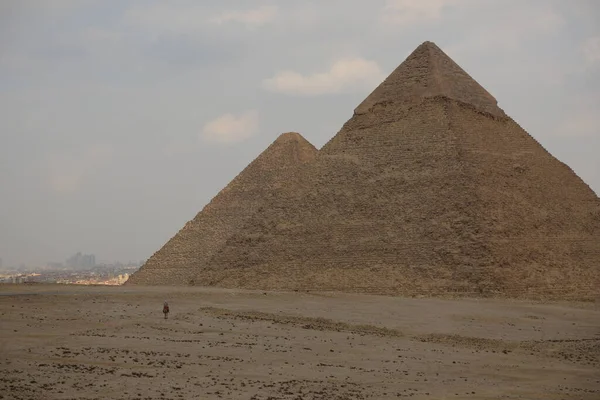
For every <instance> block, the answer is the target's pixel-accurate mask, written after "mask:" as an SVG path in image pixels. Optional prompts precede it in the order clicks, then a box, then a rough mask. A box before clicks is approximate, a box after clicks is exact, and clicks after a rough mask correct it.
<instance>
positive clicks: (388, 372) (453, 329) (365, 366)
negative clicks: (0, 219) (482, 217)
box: [0, 285, 600, 400]
mask: <svg viewBox="0 0 600 400" xmlns="http://www.w3.org/2000/svg"><path fill="white" fill-rule="evenodd" d="M164 301H168V302H169V305H170V309H171V313H170V315H169V318H168V319H166V320H165V319H164V318H163V315H162V312H161V311H162V304H163V302H164ZM0 317H1V324H0V399H256V400H258V399H265V400H266V399H294V400H300V399H323V400H325V399H327V400H329V399H398V398H411V399H446V398H447V399H544V400H546V399H590V400H592V399H594V400H595V399H599V398H600V305H599V304H598V303H594V302H587V303H566V302H563V303H556V302H553V303H534V302H525V301H507V300H491V299H486V300H475V299H462V300H460V299H426V298H422V299H414V298H411V299H407V298H397V297H383V296H368V295H355V294H340V293H302V292H291V293H289V292H287V293H286V292H263V291H250V290H227V289H213V288H210V289H208V288H197V287H189V288H172V287H84V286H66V285H31V286H29V285H2V286H0Z"/></svg>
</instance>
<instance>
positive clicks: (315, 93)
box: [0, 0, 600, 267]
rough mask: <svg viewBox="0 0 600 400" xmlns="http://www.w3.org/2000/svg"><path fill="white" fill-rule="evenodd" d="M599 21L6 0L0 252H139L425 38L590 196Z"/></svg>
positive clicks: (398, 4) (322, 136) (516, 13)
mask: <svg viewBox="0 0 600 400" xmlns="http://www.w3.org/2000/svg"><path fill="white" fill-rule="evenodd" d="M250 3H251V4H250ZM599 20H600V3H597V2H595V1H593V0H579V1H572V2H568V3H567V2H562V1H558V0H550V1H541V0H532V1H529V2H520V1H515V0H508V1H495V0H487V1H486V0H482V1H475V0H431V1H427V2H423V1H419V0H375V1H372V2H364V1H358V0H348V1H341V0H331V1H306V2H302V3H301V4H299V3H296V2H280V1H279V2H278V1H254V2H243V1H225V2H223V1H205V2H197V1H192V0H180V1H179V0H178V1H172V2H168V3H166V2H160V1H116V0H78V1H75V0H56V1H52V2H49V1H48V2H36V1H23V0H8V1H4V2H2V3H1V4H0V106H1V108H0V200H1V201H2V207H0V258H2V260H3V264H4V266H5V267H6V266H8V265H17V264H20V263H25V264H28V265H32V264H42V263H46V262H48V261H58V262H62V261H64V260H65V259H66V258H67V257H69V256H71V255H72V254H74V253H76V252H77V251H81V252H83V253H86V254H88V253H92V254H95V255H96V258H97V259H98V260H109V261H119V260H120V261H122V262H127V261H130V260H131V261H139V260H145V259H147V258H149V257H150V256H151V255H152V254H153V253H154V252H155V251H157V250H158V249H159V248H160V247H161V246H162V245H163V244H164V243H165V242H166V241H167V240H168V239H169V238H170V237H172V236H173V235H174V234H175V233H176V232H177V231H178V230H179V229H180V228H181V227H182V226H183V225H184V224H185V222H186V221H188V220H190V219H192V218H193V217H194V216H195V215H196V213H198V212H199V211H200V210H201V209H202V207H204V205H205V204H206V203H208V202H209V201H210V199H211V198H212V197H214V196H215V195H216V194H217V193H218V191H219V190H221V189H222V188H223V187H225V186H226V185H227V183H229V181H230V180H231V179H232V178H233V177H235V176H236V175H237V174H238V173H239V172H240V171H241V170H242V169H243V168H244V167H245V166H246V165H247V164H248V163H249V162H251V161H252V160H253V159H254V158H255V157H256V156H258V155H259V154H260V152H262V151H263V150H264V149H265V148H266V147H267V146H268V145H269V144H270V143H271V142H272V141H273V140H275V138H276V137H277V136H278V135H279V134H281V133H283V132H288V131H296V132H299V133H301V134H302V135H303V136H304V137H305V138H306V139H307V140H309V141H310V142H311V143H312V144H314V145H315V146H316V147H317V148H320V147H321V146H323V144H325V143H326V142H327V141H328V140H329V139H331V138H332V137H333V136H334V135H335V134H336V133H337V131H338V130H339V129H340V128H341V126H342V125H343V124H344V123H345V122H346V121H347V120H348V119H349V118H350V117H351V116H352V112H353V110H354V108H355V107H356V106H357V105H358V104H359V103H360V102H361V101H362V99H364V98H365V97H366V96H367V95H368V94H369V93H370V92H371V91H372V90H373V89H375V87H376V86H377V85H378V84H379V83H380V82H381V81H382V80H383V79H384V78H385V77H386V76H387V75H388V74H389V73H391V72H392V70H393V69H394V68H396V67H397V66H398V65H399V64H400V63H401V62H402V61H403V60H404V59H405V58H406V56H408V54H410V53H411V52H412V51H413V50H414V48H416V47H417V46H418V45H419V44H421V43H422V42H423V41H426V40H430V41H433V42H435V43H436V44H437V45H438V46H440V47H441V48H442V49H443V50H444V51H445V52H446V53H447V54H448V55H449V56H450V57H451V58H452V59H453V60H455V61H456V62H457V63H458V64H459V65H460V66H461V67H463V68H464V69H465V70H466V71H467V72H468V73H469V74H470V75H471V76H472V77H473V78H474V79H475V80H477V81H478V82H479V83H480V84H481V85H482V86H483V87H485V88H486V89H487V90H488V91H489V92H490V93H491V94H492V95H493V96H494V97H495V98H496V99H497V100H498V105H499V106H500V108H502V109H503V110H504V111H505V112H506V113H507V114H508V115H509V116H510V117H512V118H513V119H514V120H515V121H517V122H518V123H519V124H520V125H521V126H522V127H523V128H524V129H525V130H526V131H527V132H528V133H529V134H531V135H532V136H533V137H534V138H535V139H536V140H537V141H538V142H539V143H540V144H541V145H542V146H543V147H544V148H546V149H547V150H548V151H549V152H550V153H552V154H553V155H554V156H555V157H556V158H558V159H559V160H560V161H562V162H564V163H566V164H567V165H569V166H570V167H571V168H572V169H573V170H574V171H575V173H576V174H577V175H578V176H580V177H581V178H582V179H583V180H584V181H585V182H586V183H587V184H588V185H589V186H590V187H591V188H592V189H593V190H594V191H595V192H596V194H598V193H600V157H598V154H597V153H598V150H599V149H600V114H599V113H598V110H599V109H600V25H599V24H598V23H597V21H599Z"/></svg>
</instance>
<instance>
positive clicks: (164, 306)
mask: <svg viewBox="0 0 600 400" xmlns="http://www.w3.org/2000/svg"><path fill="white" fill-rule="evenodd" d="M163 314H165V319H167V318H169V303H167V302H166V301H165V304H163Z"/></svg>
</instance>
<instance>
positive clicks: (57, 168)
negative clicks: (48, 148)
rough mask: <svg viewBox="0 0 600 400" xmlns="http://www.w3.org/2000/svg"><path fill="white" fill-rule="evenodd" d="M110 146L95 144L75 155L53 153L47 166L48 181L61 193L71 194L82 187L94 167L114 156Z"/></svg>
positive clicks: (52, 187) (49, 184)
mask: <svg viewBox="0 0 600 400" xmlns="http://www.w3.org/2000/svg"><path fill="white" fill-rule="evenodd" d="M112 154H113V150H112V148H111V147H109V146H105V145H95V146H92V147H89V148H87V149H85V150H83V151H82V152H81V153H79V154H74V155H60V156H58V155H53V156H51V157H50V159H49V161H48V163H47V165H46V168H47V174H48V175H47V180H46V183H47V184H48V186H49V187H50V189H51V190H52V191H53V192H55V193H59V194H70V193H73V192H75V191H77V189H78V188H79V187H80V185H81V184H83V182H84V178H85V177H86V175H88V174H89V173H90V172H91V171H93V170H94V169H96V168H98V167H100V166H101V165H103V164H106V163H107V162H108V161H109V160H110V158H111V157H112Z"/></svg>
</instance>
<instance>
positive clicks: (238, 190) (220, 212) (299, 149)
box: [127, 132, 317, 285]
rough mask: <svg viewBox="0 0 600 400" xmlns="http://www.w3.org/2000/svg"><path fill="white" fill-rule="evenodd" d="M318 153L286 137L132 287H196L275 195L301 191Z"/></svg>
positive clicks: (217, 199) (176, 239) (137, 276)
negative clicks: (302, 177)
mask: <svg viewBox="0 0 600 400" xmlns="http://www.w3.org/2000/svg"><path fill="white" fill-rule="evenodd" d="M316 152H317V150H316V149H315V147H314V146H313V145H312V144H310V143H309V142H307V141H306V140H305V139H304V138H303V137H302V136H301V135H300V134H298V133H293V132H290V133H284V134H282V135H281V136H279V137H278V138H277V140H275V141H274V142H273V143H272V144H271V145H270V146H269V147H268V148H267V149H266V150H265V151H264V152H262V153H261V154H260V155H259V156H258V157H257V158H256V159H255V160H254V161H253V162H252V163H250V165H248V167H246V168H245V169H244V170H243V171H242V172H241V173H240V174H239V175H238V176H237V177H236V178H235V179H233V180H232V181H231V182H230V183H229V184H228V185H227V186H226V187H225V188H224V189H223V190H221V192H219V194H218V195H217V196H215V197H214V198H213V199H212V200H211V202H210V203H209V204H207V205H206V207H204V209H203V210H202V211H201V212H199V213H198V214H197V215H196V217H195V218H194V219H193V220H191V221H189V222H188V223H187V224H186V225H185V226H184V227H183V228H182V229H181V230H180V231H179V232H178V233H177V234H176V235H175V236H174V237H173V238H171V239H170V240H169V241H168V242H167V243H166V244H165V245H164V246H163V247H162V248H161V249H160V250H159V251H157V252H156V253H154V255H153V256H152V257H150V259H148V261H147V262H146V263H145V264H144V265H143V266H142V267H141V268H140V269H139V270H138V271H137V272H136V273H135V274H133V275H132V276H131V277H130V278H129V280H128V281H127V284H145V285H168V284H179V285H185V284H191V283H192V284H193V283H194V281H195V280H196V279H198V280H201V278H200V279H199V278H197V277H198V276H200V277H202V273H203V269H204V268H205V267H206V263H207V262H208V261H209V260H210V259H211V257H212V256H213V254H214V253H215V251H216V250H217V249H219V248H220V247H221V246H223V245H224V244H225V241H226V240H227V239H228V238H229V237H230V236H231V235H232V234H233V233H234V232H236V231H237V230H238V229H240V228H242V227H243V225H244V224H245V223H246V222H247V220H248V219H249V218H250V217H251V216H252V215H253V214H254V213H256V212H257V211H258V210H260V209H261V207H263V206H264V204H265V201H267V200H268V199H270V198H271V197H277V196H281V195H283V194H285V193H286V192H288V191H291V192H294V191H296V190H300V189H301V187H300V181H299V175H298V173H297V172H298V168H299V167H300V166H301V165H303V164H305V163H307V162H309V161H311V160H313V159H314V157H315V154H316Z"/></svg>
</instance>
